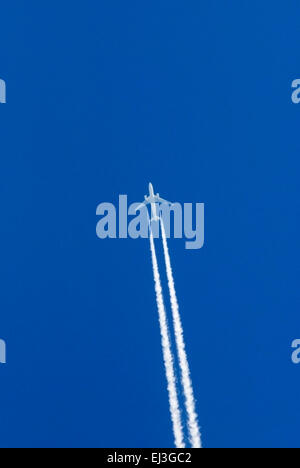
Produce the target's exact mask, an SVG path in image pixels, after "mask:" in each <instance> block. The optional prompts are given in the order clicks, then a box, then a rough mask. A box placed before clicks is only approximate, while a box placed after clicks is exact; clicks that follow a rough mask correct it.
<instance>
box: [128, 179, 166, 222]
mask: <svg viewBox="0 0 300 468" xmlns="http://www.w3.org/2000/svg"><path fill="white" fill-rule="evenodd" d="M158 203H168V204H169V205H172V203H171V202H169V201H167V200H164V199H163V198H161V197H160V196H159V193H158V194H157V195H155V194H154V189H153V185H152V184H151V183H150V184H149V196H147V195H145V201H144V202H143V203H142V204H141V205H140V206H138V207H137V209H136V211H138V210H141V209H142V208H144V207H146V206H147V205H151V213H152V219H151V221H159V216H157V205H158Z"/></svg>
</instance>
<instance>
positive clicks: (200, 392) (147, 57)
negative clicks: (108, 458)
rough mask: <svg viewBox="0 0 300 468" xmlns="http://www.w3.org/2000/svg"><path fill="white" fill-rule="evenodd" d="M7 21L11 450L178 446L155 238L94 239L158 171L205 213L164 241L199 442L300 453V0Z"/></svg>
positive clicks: (74, 8) (45, 5)
mask: <svg viewBox="0 0 300 468" xmlns="http://www.w3.org/2000/svg"><path fill="white" fill-rule="evenodd" d="M0 14H1V28H0V43H1V51H0V78H3V79H5V80H6V82H7V87H8V96H7V99H8V103H7V105H5V106H2V105H1V106H0V135H1V159H0V195H1V226H2V227H1V234H0V236H1V266H0V280H1V286H0V308H1V315H0V338H4V339H5V340H6V342H7V346H8V364H7V365H6V366H2V367H0V405H1V418H0V446H1V447H18V446H21V447H32V446H33V447H61V446H62V447H76V446H80V447H91V446H96V447H168V446H172V444H173V436H172V430H171V424H170V418H169V410H168V401H167V394H166V385H165V377H164V369H163V365H162V356H161V348H160V337H159V328H158V322H157V311H156V304H155V296H154V290H153V279H152V270H151V262H150V256H149V246H148V243H147V241H141V240H140V241H132V240H127V241H124V240H116V241H101V240H99V239H97V238H96V235H95V227H96V216H95V211H96V206H97V205H98V203H100V202H102V201H111V202H115V201H117V198H118V195H119V194H123V193H125V194H128V196H129V198H130V200H131V201H132V202H133V201H139V200H140V199H142V197H143V195H144V194H145V193H146V189H147V184H148V182H149V181H150V180H151V181H152V182H153V183H154V184H155V187H157V190H158V191H159V192H160V193H161V195H162V196H164V197H165V198H168V199H171V200H176V201H179V202H204V203H205V205H206V243H205V247H204V248H203V249H201V250H199V251H187V250H185V248H184V242H183V241H180V240H176V241H171V242H170V249H171V254H172V260H173V266H174V271H175V276H176V285H177V290H178V296H179V299H180V305H181V311H182V316H183V322H184V327H185V335H186V341H187V348H188V353H189V357H190V364H191V369H192V374H193V381H194V387H195V394H196V398H197V409H198V412H199V419H200V424H201V426H202V432H203V443H204V445H205V447H266V446H267V447H299V446H300V442H299V414H300V399H299V385H300V367H299V368H298V367H297V366H295V365H292V364H291V359H290V355H291V350H290V346H291V342H292V340H293V339H295V338H299V337H300V336H299V335H300V326H299V305H300V289H299V259H300V258H299V257H300V251H299V232H298V230H299V208H300V206H299V170H300V161H299V154H300V152H299V151H300V142H299V137H298V135H299V122H300V106H299V107H298V106H296V105H293V104H292V103H291V98H290V95H291V89H290V87H291V82H292V80H294V79H296V78H300V61H299V58H300V54H299V40H300V30H299V15H300V6H299V2H298V1H296V0H291V1H290V2H289V4H288V5H287V4H285V3H284V2H275V3H274V2H273V1H270V0H265V1H261V0H251V1H250V0H249V1H246V0H231V1H229V2H224V1H221V0H218V1H217V0H209V1H191V2H184V1H178V0H172V1H171V0H163V1H161V0H160V1H158V0H153V1H151V2H141V1H138V0H136V1H132V0H129V1H123V0H122V1H121V0H119V1H109V2H103V1H100V2H99V1H96V0H94V1H91V0H90V1H88V0H87V1H85V2H80V1H75V2H61V1H57V0H53V1H52V2H40V1H21V0H19V1H18V0H16V1H14V2H3V3H2V5H1V8H0Z"/></svg>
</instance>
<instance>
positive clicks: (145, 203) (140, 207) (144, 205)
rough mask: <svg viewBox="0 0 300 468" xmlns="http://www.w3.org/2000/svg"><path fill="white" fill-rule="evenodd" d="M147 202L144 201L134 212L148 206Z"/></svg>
mask: <svg viewBox="0 0 300 468" xmlns="http://www.w3.org/2000/svg"><path fill="white" fill-rule="evenodd" d="M149 203H150V202H149V201H148V200H145V201H144V202H143V203H141V204H140V205H139V206H138V207H137V208H136V209H135V211H138V210H141V209H142V208H145V207H146V206H147V205H149Z"/></svg>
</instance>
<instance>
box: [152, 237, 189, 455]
mask: <svg viewBox="0 0 300 468" xmlns="http://www.w3.org/2000/svg"><path fill="white" fill-rule="evenodd" d="M150 246H151V255H152V265H153V275H154V282H155V292H156V301H157V308H158V314H159V323H160V332H161V342H162V350H163V358H164V364H165V370H166V377H167V383H168V392H169V404H170V412H171V419H172V423H173V432H174V437H175V445H176V447H177V448H184V447H185V444H184V437H183V430H182V422H181V414H180V409H179V401H178V395H177V388H176V377H175V371H174V360H173V356H172V350H171V342H170V336H169V330H168V322H167V314H166V310H165V306H164V300H163V293H162V287H161V281H160V274H159V269H158V263H157V257H156V251H155V245H154V239H153V233H152V231H151V228H150Z"/></svg>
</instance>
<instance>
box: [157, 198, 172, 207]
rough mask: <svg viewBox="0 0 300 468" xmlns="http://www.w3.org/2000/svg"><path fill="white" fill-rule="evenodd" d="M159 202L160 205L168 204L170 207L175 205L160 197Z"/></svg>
mask: <svg viewBox="0 0 300 468" xmlns="http://www.w3.org/2000/svg"><path fill="white" fill-rule="evenodd" d="M157 200H158V201H159V202H160V203H168V205H173V203H171V202H169V201H168V200H164V199H163V198H160V197H158V198H157Z"/></svg>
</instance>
